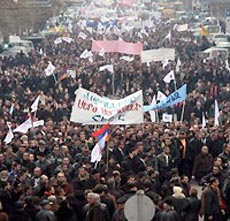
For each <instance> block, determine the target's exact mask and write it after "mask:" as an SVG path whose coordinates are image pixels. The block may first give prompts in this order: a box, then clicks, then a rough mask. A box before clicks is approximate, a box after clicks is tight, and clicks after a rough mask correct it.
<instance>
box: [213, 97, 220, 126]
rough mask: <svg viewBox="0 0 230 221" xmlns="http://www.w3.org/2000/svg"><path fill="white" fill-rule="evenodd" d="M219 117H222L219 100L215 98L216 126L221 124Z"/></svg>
mask: <svg viewBox="0 0 230 221" xmlns="http://www.w3.org/2000/svg"><path fill="white" fill-rule="evenodd" d="M219 117H220V111H219V106H218V103H217V100H215V121H214V126H219Z"/></svg>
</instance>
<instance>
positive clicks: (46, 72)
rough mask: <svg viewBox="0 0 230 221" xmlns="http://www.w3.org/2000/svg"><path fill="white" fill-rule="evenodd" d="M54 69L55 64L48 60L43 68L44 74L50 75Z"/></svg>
mask: <svg viewBox="0 0 230 221" xmlns="http://www.w3.org/2000/svg"><path fill="white" fill-rule="evenodd" d="M54 70H55V66H54V65H53V64H52V63H51V62H50V61H49V64H48V67H47V68H46V69H45V74H46V76H50V75H52V74H53V72H54Z"/></svg>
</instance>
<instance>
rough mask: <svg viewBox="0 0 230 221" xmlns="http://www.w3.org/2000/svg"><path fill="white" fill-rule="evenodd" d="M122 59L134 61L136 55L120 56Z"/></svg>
mask: <svg viewBox="0 0 230 221" xmlns="http://www.w3.org/2000/svg"><path fill="white" fill-rule="evenodd" d="M120 60H125V61H128V62H131V61H134V57H129V56H122V57H120Z"/></svg>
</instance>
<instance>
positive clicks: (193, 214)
mask: <svg viewBox="0 0 230 221" xmlns="http://www.w3.org/2000/svg"><path fill="white" fill-rule="evenodd" d="M197 193H198V191H197V189H196V188H192V189H191V191H190V197H188V198H186V203H185V205H184V208H183V214H184V216H183V218H184V221H199V212H200V209H201V201H200V200H199V199H198V198H197Z"/></svg>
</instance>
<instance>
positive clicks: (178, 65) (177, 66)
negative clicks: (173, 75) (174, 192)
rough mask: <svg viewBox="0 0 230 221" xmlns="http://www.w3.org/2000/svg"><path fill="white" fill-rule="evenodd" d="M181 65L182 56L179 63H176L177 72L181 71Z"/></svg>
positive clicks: (178, 60)
mask: <svg viewBox="0 0 230 221" xmlns="http://www.w3.org/2000/svg"><path fill="white" fill-rule="evenodd" d="M180 66H181V61H180V58H178V59H177V63H176V72H179V71H180Z"/></svg>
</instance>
